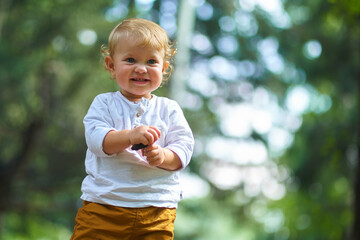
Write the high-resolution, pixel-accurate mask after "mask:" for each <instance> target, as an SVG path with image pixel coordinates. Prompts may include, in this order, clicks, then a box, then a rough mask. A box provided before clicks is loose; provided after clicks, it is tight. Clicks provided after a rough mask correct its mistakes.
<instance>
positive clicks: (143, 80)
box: [105, 39, 169, 101]
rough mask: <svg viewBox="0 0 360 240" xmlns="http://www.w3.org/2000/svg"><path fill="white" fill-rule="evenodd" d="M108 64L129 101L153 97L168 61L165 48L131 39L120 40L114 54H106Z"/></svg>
mask: <svg viewBox="0 0 360 240" xmlns="http://www.w3.org/2000/svg"><path fill="white" fill-rule="evenodd" d="M105 63H106V65H107V67H108V70H109V72H110V73H111V75H112V76H114V77H115V79H116V81H117V83H118V85H119V86H120V89H121V90H120V91H121V93H122V94H123V95H124V96H125V97H126V98H128V99H129V100H130V101H138V100H140V99H141V98H142V97H145V98H147V99H150V98H151V92H152V91H154V90H156V89H157V88H158V87H159V86H160V84H161V82H162V77H163V72H164V71H165V69H166V68H167V67H168V65H169V63H168V62H164V51H159V50H156V49H153V48H151V47H139V46H138V44H137V43H134V41H131V40H130V39H121V41H120V42H119V43H118V46H117V48H116V50H115V54H114V56H112V57H111V56H107V57H106V58H105Z"/></svg>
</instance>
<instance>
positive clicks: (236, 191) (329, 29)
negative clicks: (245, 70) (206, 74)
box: [0, 0, 360, 240]
mask: <svg viewBox="0 0 360 240" xmlns="http://www.w3.org/2000/svg"><path fill="white" fill-rule="evenodd" d="M120 2H121V4H122V5H123V6H126V11H124V12H123V13H122V15H121V14H120V15H119V16H118V19H117V20H116V21H108V20H106V18H105V15H106V12H107V11H108V9H109V8H111V7H114V6H115V5H116V4H119V3H120ZM140 2H152V8H151V9H142V8H141V5H140V4H139V3H140ZM164 2H165V1H110V0H108V1H107V0H104V1H72V0H41V1H38V0H0V86H1V87H0V103H1V104H0V192H1V194H0V195H1V196H0V239H4V240H8V239H11V240H13V239H67V238H69V237H70V235H71V233H72V228H73V226H74V218H75V214H76V211H77V209H78V207H79V206H80V205H81V201H80V200H79V196H80V185H81V181H82V179H83V177H84V175H85V172H84V154H85V149H86V146H85V141H84V137H83V125H82V118H83V116H84V115H85V113H86V111H87V109H88V106H89V105H90V103H91V101H92V99H93V98H94V96H95V95H97V94H98V93H101V92H105V91H115V90H117V86H116V85H115V84H114V83H113V82H112V81H111V80H110V79H109V76H108V74H107V73H106V71H105V70H104V68H103V67H102V58H101V55H100V51H99V49H100V46H101V45H102V44H106V43H107V37H108V34H109V32H110V31H111V29H112V28H113V27H114V25H115V24H116V23H117V22H119V21H121V19H123V18H125V17H134V16H139V17H146V18H151V19H153V20H154V21H159V18H160V14H159V9H160V8H161V5H162V4H163V3H164ZM173 2H175V3H176V1H173ZM199 2H201V1H199ZM239 2H241V1H231V0H227V1H215V0H214V1H210V0H209V1H207V2H206V4H210V5H211V6H212V7H213V14H212V17H211V18H210V19H206V20H204V19H201V18H199V17H198V18H197V19H196V24H195V29H194V31H196V32H200V33H202V34H203V35H206V36H207V37H208V38H209V40H210V41H211V42H216V41H217V39H218V37H219V33H220V32H221V29H220V28H219V24H218V22H219V19H220V18H221V17H223V16H230V17H234V12H235V10H236V9H241V6H239ZM180 3H181V1H179V3H178V4H180ZM202 4H205V1H203V2H202ZM283 4H284V8H285V10H286V11H287V12H288V13H289V16H290V18H291V20H292V22H293V23H295V24H293V25H292V26H291V27H289V28H277V27H275V26H274V25H272V24H270V21H271V19H270V18H269V16H268V15H266V14H265V13H264V11H262V10H261V9H259V8H255V10H254V11H252V13H251V14H253V16H254V18H255V19H256V20H257V22H258V25H259V30H258V32H257V33H256V35H255V36H252V37H244V36H241V35H240V34H237V33H234V36H236V37H237V39H238V42H239V45H240V46H241V49H239V50H238V51H237V52H236V53H235V54H233V55H232V56H226V55H225V56H224V57H225V58H230V59H251V60H253V61H258V58H259V56H258V55H257V54H256V51H257V50H256V47H255V46H254V44H253V42H254V41H256V40H257V39H262V38H267V37H274V38H276V39H277V41H278V43H279V49H278V51H279V53H280V54H281V56H282V57H283V58H284V59H286V60H287V61H289V62H291V63H292V64H294V65H296V67H297V69H301V70H302V71H303V72H305V74H306V82H305V83H304V84H307V85H308V86H311V87H312V88H314V89H316V90H317V92H319V93H320V94H325V95H327V96H329V97H330V98H331V102H332V104H331V108H330V109H329V110H327V111H325V112H320V113H319V112H314V111H309V112H306V113H305V114H304V115H303V118H302V126H301V128H300V129H299V130H298V131H297V132H296V133H295V137H294V142H293V143H292V145H291V147H290V148H288V149H287V150H286V152H284V153H283V154H282V155H279V156H275V155H274V156H273V155H271V154H270V157H271V158H272V159H273V160H274V163H276V164H277V165H279V166H285V167H286V168H287V169H290V171H289V177H288V178H286V179H284V180H283V182H282V183H283V184H284V185H285V186H286V195H285V196H284V197H283V198H281V199H279V200H269V199H267V198H266V197H265V196H263V195H259V196H256V197H249V196H246V195H244V191H243V187H244V186H237V187H234V188H232V189H228V190H224V189H222V188H219V187H218V186H216V184H214V183H213V182H211V181H210V179H208V178H207V177H206V176H204V174H203V173H202V171H201V169H202V166H203V165H204V164H207V163H208V162H209V161H210V160H211V159H210V158H211V156H208V155H207V153H206V152H205V151H203V152H200V153H198V154H196V155H195V156H194V158H193V160H192V163H191V165H190V166H189V171H190V172H191V173H192V174H195V175H197V176H200V177H201V178H202V179H205V180H206V181H207V182H208V184H209V186H210V193H209V194H208V195H207V196H205V197H203V198H193V199H185V200H184V201H182V202H181V204H180V207H179V209H178V218H177V222H176V230H175V235H176V239H177V240H181V239H187V240H188V239H196V240H200V239H207V240H210V239H231V240H233V239H246V240H251V239H276V240H280V239H316V240H319V239H327V240H332V239H334V240H337V239H358V238H356V237H359V235H357V236H356V235H355V233H354V232H356V231H353V230H354V228H353V227H354V226H356V224H359V222H357V221H359V218H360V213H359V205H358V204H359V201H360V199H359V197H358V194H359V192H360V189H359V186H358V185H357V184H358V181H359V170H358V165H359V66H360V61H359V46H360V42H359V36H360V24H359V23H360V21H359V16H360V15H359V13H360V5H359V2H358V1H355V0H348V1H341V0H331V1H320V0H306V1H297V0H287V1H283ZM299 10H303V11H302V14H303V15H301V14H300V15H301V16H300V18H299ZM300 12H301V11H300ZM177 14H178V13H177ZM304 15H306V16H307V17H304ZM177 17H179V16H178V15H177ZM299 19H300V20H301V19H303V20H301V21H300V20H299ZM83 29H92V30H93V31H95V32H96V34H97V40H96V42H95V43H94V44H92V45H84V44H81V43H80V42H79V40H78V37H77V36H78V33H79V32H80V31H81V30H83ZM179 34H180V33H179ZM311 39H316V40H318V41H319V42H320V43H321V44H322V52H321V56H320V57H319V58H318V59H316V60H311V59H308V58H305V57H304V54H303V46H304V44H305V43H306V42H307V41H309V40H311ZM191 54H192V60H191V63H192V64H193V63H195V62H196V60H197V59H199V58H208V59H209V58H211V57H213V56H215V55H219V56H220V55H223V53H221V52H219V51H218V50H216V49H215V50H214V52H212V53H207V54H202V53H199V52H197V51H195V50H192V52H191ZM258 62H260V61H258ZM170 81H171V80H170ZM213 81H214V82H215V83H216V84H217V86H218V87H219V88H221V89H223V91H222V93H223V95H221V96H217V97H219V98H222V99H224V101H226V102H229V103H232V102H242V101H243V99H242V98H241V96H239V95H236V94H235V95H234V93H233V92H232V91H231V89H233V88H234V87H236V86H237V84H238V82H237V81H233V82H228V81H225V80H224V79H221V78H219V77H216V76H215V77H213ZM248 81H249V82H251V84H252V85H253V86H254V87H259V86H260V87H264V88H266V89H267V90H269V91H271V92H272V93H273V94H274V95H275V96H276V97H277V100H278V103H279V105H280V106H282V107H285V99H286V93H287V91H288V90H289V89H290V88H291V87H293V86H294V85H296V82H291V81H290V82H289V81H284V79H283V77H282V76H281V75H279V74H274V73H272V72H271V71H268V70H264V71H262V72H261V73H260V74H259V75H258V76H256V77H250V78H249V79H248ZM294 81H295V80H294ZM170 84H171V83H170ZM168 88H169V86H166V87H163V88H161V89H160V90H159V91H158V92H157V94H159V95H168ZM188 91H189V92H192V94H195V95H196V96H199V97H200V98H201V99H202V101H203V102H204V104H203V105H202V107H201V108H200V109H197V110H191V109H185V113H186V116H187V118H188V120H189V123H190V125H191V127H192V129H193V130H194V133H195V136H197V138H198V139H206V138H211V137H213V136H218V135H221V136H224V137H227V136H225V135H226V134H224V133H222V132H221V128H220V126H219V124H220V120H221V119H219V116H216V114H215V113H214V112H213V111H211V109H210V107H209V104H208V103H209V102H210V101H211V97H208V96H204V95H202V94H201V92H197V91H195V90H192V89H190V88H189V89H188ZM251 138H252V139H258V140H260V141H262V142H264V143H265V145H266V146H269V145H270V143H269V142H268V140H267V139H266V137H264V136H262V135H259V134H255V133H254V134H252V135H251ZM199 142H201V141H199ZM269 149H270V148H269ZM239 196H241V199H242V200H241V201H240V200H239ZM279 215H280V216H282V217H280V218H279ZM279 219H280V223H279V222H277V221H279ZM274 226H275V227H274Z"/></svg>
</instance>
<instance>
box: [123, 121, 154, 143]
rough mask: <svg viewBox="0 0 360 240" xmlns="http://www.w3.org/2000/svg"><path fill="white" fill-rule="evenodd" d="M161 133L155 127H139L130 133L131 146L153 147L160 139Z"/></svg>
mask: <svg viewBox="0 0 360 240" xmlns="http://www.w3.org/2000/svg"><path fill="white" fill-rule="evenodd" d="M160 135H161V132H160V130H159V129H157V128H156V127H153V126H145V125H143V126H139V127H136V128H134V129H132V130H131V131H130V133H129V139H130V144H131V145H134V144H139V143H142V144H143V145H152V144H153V143H154V142H156V140H158V139H159V137H160Z"/></svg>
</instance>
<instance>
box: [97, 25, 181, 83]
mask: <svg viewBox="0 0 360 240" xmlns="http://www.w3.org/2000/svg"><path fill="white" fill-rule="evenodd" d="M122 37H126V38H131V39H132V40H134V41H135V42H137V44H138V46H141V47H151V48H154V49H156V50H158V51H162V50H163V51H164V61H168V62H169V66H168V67H167V69H165V71H164V73H163V83H165V82H167V80H168V79H169V78H170V75H171V72H172V70H173V60H174V56H175V54H176V50H177V49H176V47H175V46H174V45H175V44H174V43H172V42H171V41H170V39H169V37H168V34H167V32H166V31H165V30H164V29H163V28H162V27H160V26H159V25H158V24H156V23H154V22H152V21H149V20H146V19H141V18H130V19H126V20H124V21H122V22H121V23H119V24H118V25H117V26H116V27H115V28H114V29H113V30H112V31H111V33H110V35H109V42H108V47H106V46H104V45H103V46H101V53H102V55H103V56H104V57H105V56H111V57H113V56H114V54H115V51H116V47H117V45H118V44H119V40H120V39H121V38H122Z"/></svg>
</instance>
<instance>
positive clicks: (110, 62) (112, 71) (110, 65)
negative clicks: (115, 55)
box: [104, 56, 115, 76]
mask: <svg viewBox="0 0 360 240" xmlns="http://www.w3.org/2000/svg"><path fill="white" fill-rule="evenodd" d="M104 60H105V65H106V68H107V70H108V71H109V72H110V74H111V75H112V76H115V67H114V60H113V59H112V57H111V56H106V57H105V59H104Z"/></svg>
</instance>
